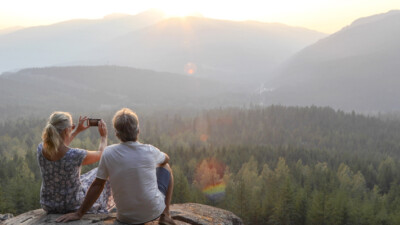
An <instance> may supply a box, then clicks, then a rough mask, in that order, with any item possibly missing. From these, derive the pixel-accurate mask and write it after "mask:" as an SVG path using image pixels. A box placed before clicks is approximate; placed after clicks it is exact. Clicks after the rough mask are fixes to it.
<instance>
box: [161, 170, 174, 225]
mask: <svg viewBox="0 0 400 225" xmlns="http://www.w3.org/2000/svg"><path fill="white" fill-rule="evenodd" d="M161 167H162V168H163V169H166V170H167V171H168V172H169V175H170V176H169V183H168V187H167V190H166V193H164V194H165V209H164V212H163V213H162V215H161V217H160V220H159V222H160V224H171V225H172V224H175V223H174V221H173V220H172V219H171V216H170V214H169V206H170V204H171V199H172V193H173V189H174V176H173V174H172V169H171V167H170V166H169V164H168V163H167V164H165V165H163V166H161Z"/></svg>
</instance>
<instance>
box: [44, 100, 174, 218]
mask: <svg viewBox="0 0 400 225" xmlns="http://www.w3.org/2000/svg"><path fill="white" fill-rule="evenodd" d="M87 120H88V118H87V117H83V118H82V117H80V118H79V122H78V125H77V127H76V128H75V125H74V124H73V123H72V117H71V115H70V114H69V113H66V112H55V113H53V114H52V115H51V116H50V118H49V121H48V123H47V125H46V127H45V128H44V131H43V134H42V140H43V143H41V144H39V146H38V161H39V165H40V172H41V174H42V180H43V181H42V187H41V190H40V204H41V205H42V208H43V209H44V210H45V211H46V212H48V213H69V214H66V215H63V216H61V217H59V218H58V219H57V220H56V221H57V222H67V221H70V220H79V219H81V218H82V216H83V215H84V214H85V213H86V212H90V213H107V212H108V211H109V210H110V209H111V208H113V207H114V205H115V206H116V208H117V219H118V220H119V221H121V222H123V223H129V224H141V223H146V222H148V221H152V220H155V219H157V218H160V219H159V224H166V225H170V224H175V223H174V221H173V220H172V219H171V217H170V215H169V205H170V202H171V197H172V189H173V184H174V180H173V175H172V171H171V168H170V167H169V165H168V161H169V157H168V155H167V154H165V153H163V152H161V151H160V150H159V149H157V148H156V147H154V146H152V145H147V144H142V143H140V142H138V141H137V139H138V135H139V120H138V117H137V115H136V114H135V113H134V112H133V111H131V110H130V109H127V108H124V109H121V110H120V111H118V112H117V113H116V114H115V115H114V118H113V125H114V128H115V134H116V136H117V137H118V139H119V140H120V141H121V143H120V144H115V145H110V146H107V127H106V124H105V123H104V121H103V120H101V121H99V123H98V130H99V133H100V136H101V141H100V145H99V149H98V151H86V150H83V149H77V148H70V147H69V144H70V143H71V141H72V140H73V139H74V137H75V136H76V135H77V134H78V133H80V132H82V131H84V130H86V129H87V128H88V127H89V126H88V125H87ZM99 160H100V163H99V167H98V168H96V169H93V170H91V171H89V172H88V173H86V174H83V175H82V176H81V175H80V170H81V165H88V164H92V163H95V162H97V161H99ZM107 180H108V181H107ZM89 186H90V187H89ZM111 193H112V194H111ZM114 202H115V203H114Z"/></svg>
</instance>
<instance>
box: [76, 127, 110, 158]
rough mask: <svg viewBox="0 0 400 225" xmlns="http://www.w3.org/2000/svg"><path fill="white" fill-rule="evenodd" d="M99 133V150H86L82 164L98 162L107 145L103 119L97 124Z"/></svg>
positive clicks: (106, 132)
mask: <svg viewBox="0 0 400 225" xmlns="http://www.w3.org/2000/svg"><path fill="white" fill-rule="evenodd" d="M98 128H99V133H100V137H101V139H100V144H99V150H97V151H87V154H86V157H85V159H84V160H83V162H82V165H89V164H92V163H95V162H98V161H99V160H100V158H101V155H102V154H103V151H104V149H105V148H106V147H107V134H108V131H107V126H106V123H105V122H104V121H103V120H100V121H99V124H98Z"/></svg>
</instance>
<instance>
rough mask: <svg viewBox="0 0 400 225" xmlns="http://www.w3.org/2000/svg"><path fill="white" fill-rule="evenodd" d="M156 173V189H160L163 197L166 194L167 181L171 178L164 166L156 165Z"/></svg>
mask: <svg viewBox="0 0 400 225" xmlns="http://www.w3.org/2000/svg"><path fill="white" fill-rule="evenodd" d="M156 175H157V184H158V190H160V191H161V193H163V194H164V197H165V196H167V190H168V185H169V181H170V180H171V174H170V173H169V171H168V170H167V169H165V168H164V167H157V169H156Z"/></svg>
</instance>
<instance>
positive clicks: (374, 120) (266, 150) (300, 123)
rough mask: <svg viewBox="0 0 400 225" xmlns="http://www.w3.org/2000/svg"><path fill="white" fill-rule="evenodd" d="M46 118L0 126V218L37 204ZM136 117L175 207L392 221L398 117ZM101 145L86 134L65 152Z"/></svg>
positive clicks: (271, 218) (225, 112)
mask: <svg viewBox="0 0 400 225" xmlns="http://www.w3.org/2000/svg"><path fill="white" fill-rule="evenodd" d="M48 116H49V115H44V116H43V118H21V119H18V120H12V121H5V122H2V123H1V124H0V213H13V214H14V215H17V214H21V213H24V212H26V211H29V210H33V209H37V208H40V204H39V192H40V185H41V175H40V170H39V167H38V164H37V158H36V157H37V156H36V148H37V145H38V144H39V143H40V142H41V133H42V129H43V127H44V126H45V124H46V119H47V117H48ZM112 116H113V113H104V114H103V116H102V118H103V119H104V120H105V121H106V123H107V126H108V130H109V134H108V137H109V139H108V144H112V143H118V140H117V139H116V137H115V136H114V131H113V128H112V125H111V119H112ZM138 116H139V120H140V129H141V130H140V137H139V140H140V142H143V143H148V144H152V145H154V146H156V147H158V148H159V149H160V150H161V151H164V152H166V153H167V154H168V155H169V156H170V158H171V160H170V164H171V166H172V168H173V170H174V177H175V186H174V195H173V203H185V202H197V203H202V204H207V205H212V206H216V207H220V208H223V209H227V210H229V211H232V212H233V213H235V214H236V215H238V216H239V217H241V218H242V219H243V221H244V223H245V224H248V225H250V224H271V225H280V224H282V225H288V224H291V225H295V224H296V225H297V224H298V225H301V224H308V225H314V224H315V225H324V224H325V225H341V224H343V225H344V224H360V225H361V224H362V225H378V224H379V225H386V224H393V225H394V224H400V185H399V184H400V163H399V160H400V121H399V120H394V119H382V118H379V117H373V116H366V115H361V114H356V113H355V112H351V113H347V112H343V111H340V110H334V109H332V108H329V107H315V106H311V107H286V106H279V105H272V106H268V107H261V106H250V107H247V108H217V109H210V110H205V111H201V112H193V113H178V112H174V113H168V112H167V111H164V112H157V113H148V114H138ZM73 117H74V120H75V121H74V122H76V120H77V118H78V117H79V115H73ZM99 140H100V138H99V135H98V132H97V129H95V128H90V129H88V130H86V131H84V132H83V133H81V134H79V135H78V136H77V137H76V138H75V139H74V141H73V142H72V143H71V147H77V148H83V149H88V150H95V149H97V146H98V143H99ZM95 166H96V165H91V166H84V167H83V168H82V173H84V172H86V171H88V170H90V169H91V168H93V167H95Z"/></svg>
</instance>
